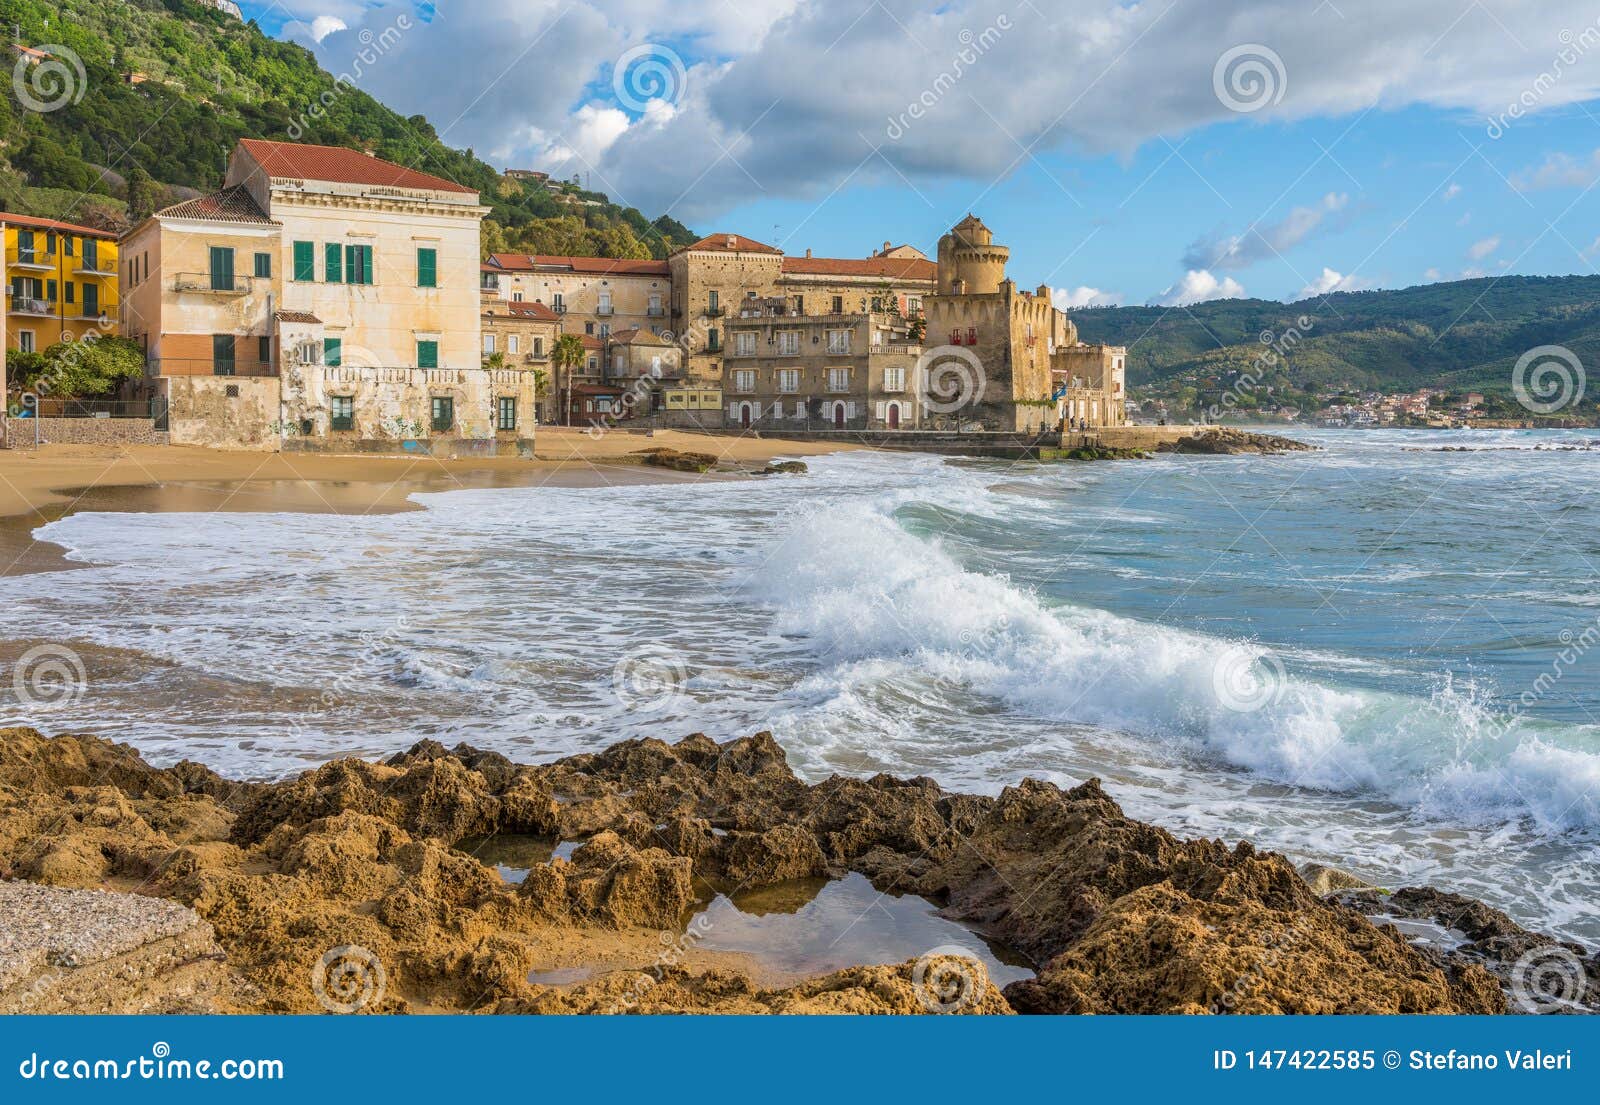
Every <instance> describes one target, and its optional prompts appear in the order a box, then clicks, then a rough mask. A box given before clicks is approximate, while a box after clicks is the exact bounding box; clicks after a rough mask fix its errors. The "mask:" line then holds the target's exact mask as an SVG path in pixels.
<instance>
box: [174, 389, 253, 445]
mask: <svg viewBox="0 0 1600 1105" xmlns="http://www.w3.org/2000/svg"><path fill="white" fill-rule="evenodd" d="M165 384H166V388H167V403H168V426H169V428H170V429H171V432H172V444H174V445H205V446H208V447H210V448H214V449H261V450H274V449H277V448H278V444H279V441H280V439H281V436H282V434H281V431H280V429H279V419H280V417H281V415H280V413H279V410H280V407H279V396H280V388H279V382H278V378H277V377H276V376H174V377H170V378H168V379H167V380H166V381H165Z"/></svg>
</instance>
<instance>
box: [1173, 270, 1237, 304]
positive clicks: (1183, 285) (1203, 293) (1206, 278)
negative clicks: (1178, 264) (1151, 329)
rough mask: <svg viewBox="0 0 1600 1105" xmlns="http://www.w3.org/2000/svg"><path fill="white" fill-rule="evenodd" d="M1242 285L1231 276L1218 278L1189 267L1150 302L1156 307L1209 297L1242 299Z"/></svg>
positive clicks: (1199, 300) (1198, 300)
mask: <svg viewBox="0 0 1600 1105" xmlns="http://www.w3.org/2000/svg"><path fill="white" fill-rule="evenodd" d="M1243 298H1244V286H1243V285H1241V284H1240V283H1239V282H1238V281H1237V280H1235V279H1233V277H1231V276H1227V277H1223V278H1222V279H1221V280H1218V279H1217V278H1216V276H1215V275H1213V274H1212V273H1210V272H1207V271H1206V270H1205V269H1190V270H1189V271H1188V272H1186V273H1184V275H1183V279H1182V280H1180V281H1178V282H1177V283H1176V284H1174V285H1172V287H1170V288H1168V289H1167V290H1166V291H1164V292H1162V293H1161V294H1160V295H1159V296H1157V297H1156V298H1155V299H1154V300H1152V301H1151V303H1152V304H1153V305H1154V306H1157V307H1187V306H1188V305H1189V304H1191V303H1204V302H1206V301H1207V300H1211V299H1243Z"/></svg>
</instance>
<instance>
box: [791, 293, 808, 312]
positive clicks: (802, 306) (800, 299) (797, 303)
mask: <svg viewBox="0 0 1600 1105" xmlns="http://www.w3.org/2000/svg"><path fill="white" fill-rule="evenodd" d="M794 313H795V314H797V315H803V314H805V313H806V297H805V296H803V295H797V296H795V297H794Z"/></svg>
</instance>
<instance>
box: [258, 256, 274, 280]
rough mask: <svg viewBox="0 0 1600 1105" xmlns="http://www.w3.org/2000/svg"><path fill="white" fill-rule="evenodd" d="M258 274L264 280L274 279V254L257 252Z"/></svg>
mask: <svg viewBox="0 0 1600 1105" xmlns="http://www.w3.org/2000/svg"><path fill="white" fill-rule="evenodd" d="M256 275H257V276H259V277H261V278H262V279H263V280H270V279H272V254H270V253H258V254H256Z"/></svg>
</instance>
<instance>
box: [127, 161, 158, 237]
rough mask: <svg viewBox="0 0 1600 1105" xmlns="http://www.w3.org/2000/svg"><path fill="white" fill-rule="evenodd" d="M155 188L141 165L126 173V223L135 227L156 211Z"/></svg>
mask: <svg viewBox="0 0 1600 1105" xmlns="http://www.w3.org/2000/svg"><path fill="white" fill-rule="evenodd" d="M155 194H156V186H155V182H154V181H153V180H151V179H150V174H149V173H147V172H145V171H144V167H143V166H141V165H135V166H134V167H133V168H132V169H130V170H129V171H128V221H129V222H130V223H132V224H134V225H135V226H137V225H138V224H139V223H142V222H144V220H146V219H148V218H149V217H150V215H151V214H152V213H153V212H154V211H155V209H156V200H155Z"/></svg>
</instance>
